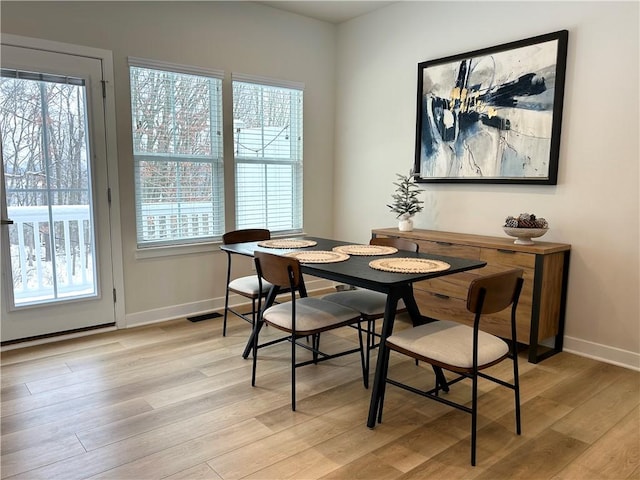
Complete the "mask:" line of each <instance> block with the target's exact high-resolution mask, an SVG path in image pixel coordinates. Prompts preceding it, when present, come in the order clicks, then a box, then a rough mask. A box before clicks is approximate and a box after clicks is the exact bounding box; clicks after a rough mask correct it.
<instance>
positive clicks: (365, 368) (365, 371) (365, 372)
mask: <svg viewBox="0 0 640 480" xmlns="http://www.w3.org/2000/svg"><path fill="white" fill-rule="evenodd" d="M368 342H369V340H368V338H367V348H366V359H365V348H364V343H363V341H362V322H358V343H359V344H360V364H361V366H362V381H363V383H364V388H369V355H368V353H369V345H368Z"/></svg>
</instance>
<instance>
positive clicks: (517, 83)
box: [414, 30, 569, 185]
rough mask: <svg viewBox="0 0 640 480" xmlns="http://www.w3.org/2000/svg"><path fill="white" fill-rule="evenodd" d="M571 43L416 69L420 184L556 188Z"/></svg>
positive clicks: (542, 43) (528, 42)
mask: <svg viewBox="0 0 640 480" xmlns="http://www.w3.org/2000/svg"><path fill="white" fill-rule="evenodd" d="M568 37H569V32H568V31H567V30H560V31H558V32H553V33H548V34H545V35H539V36H536V37H531V38H527V39H524V40H519V41H516V42H510V43H505V44H502V45H497V46H494V47H490V48H484V49H481V50H474V51H471V52H467V53H462V54H459V55H452V56H448V57H444V58H439V59H437V60H429V61H425V62H421V63H419V64H418V101H417V118H416V148H415V163H414V176H415V180H416V182H419V183H507V184H526V185H556V184H557V181H558V157H559V153H560V132H561V126H562V107H563V99H564V86H565V74H566V65H567V41H568Z"/></svg>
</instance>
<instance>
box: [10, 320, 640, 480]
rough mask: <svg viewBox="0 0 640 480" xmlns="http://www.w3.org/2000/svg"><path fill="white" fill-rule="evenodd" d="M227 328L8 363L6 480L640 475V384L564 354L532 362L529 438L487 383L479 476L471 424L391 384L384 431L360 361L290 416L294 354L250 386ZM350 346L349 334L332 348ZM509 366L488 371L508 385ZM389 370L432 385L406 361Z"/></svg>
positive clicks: (60, 350) (147, 331) (192, 326)
mask: <svg viewBox="0 0 640 480" xmlns="http://www.w3.org/2000/svg"><path fill="white" fill-rule="evenodd" d="M221 324H222V322H221V321H220V319H212V320H206V321H203V322H199V323H191V322H189V321H188V320H176V321H171V322H167V323H163V324H158V325H154V326H148V327H141V328H136V329H129V330H122V331H117V332H112V333H108V334H99V335H93V336H89V337H85V338H82V339H75V340H67V341H61V342H57V343H54V344H50V345H45V346H39V347H32V348H24V349H19V350H12V351H8V352H5V353H3V354H2V390H1V391H0V394H1V402H2V403H1V406H2V410H1V414H2V424H1V428H2V430H1V433H2V437H1V440H2V443H1V450H2V457H1V477H2V478H3V479H5V478H11V479H14V478H15V479H18V478H20V479H53V478H60V479H65V480H70V479H86V478H91V479H97V478H105V479H146V478H150V479H160V478H169V479H239V478H256V479H280V478H292V479H307V478H308V479H311V478H323V479H333V478H336V479H337V478H341V479H355V478H363V479H413V478H416V479H417V478H420V479H424V478H443V479H456V478H465V479H471V478H484V479H554V480H555V479H580V480H583V479H598V480H599V479H626V478H636V479H637V478H640V466H639V465H640V464H639V450H640V448H639V444H640V434H639V431H640V406H639V404H640V374H639V373H638V372H633V371H630V370H626V369H623V368H619V367H615V366H611V365H607V364H604V363H599V362H596V361H593V360H590V359H586V358H581V357H578V356H574V355H570V354H567V353H562V354H559V355H556V356H554V357H552V358H549V359H547V360H545V361H543V362H541V363H539V364H538V365H532V364H529V363H527V362H526V360H525V358H526V357H525V354H524V353H523V355H522V361H521V383H522V406H523V434H522V435H521V436H517V435H516V434H515V430H514V418H513V396H512V393H511V392H510V391H509V390H507V389H504V388H502V387H496V386H493V385H492V384H490V383H489V382H484V381H483V382H481V387H480V388H481V394H482V395H481V398H480V406H479V409H480V418H479V432H478V466H477V467H471V466H470V465H469V422H470V416H469V415H467V414H465V413H463V412H460V411H457V410H452V409H451V408H449V407H446V406H444V405H440V404H437V403H436V402H432V401H429V400H426V399H423V398H421V397H418V396H416V395H413V394H410V393H408V392H405V391H402V390H399V389H397V388H395V387H393V386H389V387H388V389H387V392H388V394H387V399H386V403H385V411H384V419H383V423H382V424H380V425H378V426H377V427H376V428H375V429H373V430H370V429H368V428H367V427H366V425H365V422H366V416H367V409H368V405H369V395H370V392H369V391H367V390H365V389H364V388H363V386H362V380H361V376H360V367H359V360H358V358H357V356H355V355H352V356H348V357H343V358H340V359H337V360H335V361H332V362H327V363H324V364H320V365H317V366H308V367H304V368H301V369H298V380H299V384H298V411H297V412H295V413H294V412H291V410H290V404H289V400H290V397H289V392H290V390H289V388H290V383H289V382H290V375H289V368H288V361H289V360H288V358H289V357H288V351H289V350H288V346H286V345H280V346H276V347H272V348H270V349H265V350H263V351H261V353H260V357H259V358H260V361H259V362H258V382H257V383H258V384H257V386H256V387H255V388H252V387H251V386H250V374H251V362H250V361H249V360H243V359H242V358H241V356H240V352H241V350H242V348H243V346H244V342H245V341H246V338H247V335H248V333H249V325H248V324H246V323H244V322H242V321H241V320H238V319H233V320H231V323H230V328H229V333H228V336H227V337H225V338H222V336H221ZM396 325H398V326H399V327H398V328H400V327H401V326H402V322H397V323H396ZM274 332H275V330H274V329H273V328H270V329H267V335H273V334H274ZM355 339H356V336H355V330H353V329H349V328H345V329H343V330H341V331H339V332H338V334H323V338H322V344H323V346H324V347H326V348H338V347H340V346H341V345H345V344H347V342H351V341H355ZM374 358H375V356H374ZM503 363H504V366H502V365H499V366H496V367H494V369H493V372H494V373H496V374H501V373H504V374H505V375H507V377H508V367H509V363H508V362H503ZM390 372H392V376H394V377H396V378H402V379H404V380H412V381H415V382H416V384H424V383H425V382H427V384H429V385H430V384H432V382H433V374H432V373H431V371H430V370H429V369H427V368H424V367H422V366H415V364H414V363H412V362H411V361H407V360H403V359H401V358H400V357H394V358H393V359H392V365H391V367H390ZM468 394H469V387H468V386H467V385H464V384H458V385H456V386H455V387H454V388H453V389H452V392H451V393H450V395H451V396H452V397H455V398H458V399H460V398H466V397H465V395H468Z"/></svg>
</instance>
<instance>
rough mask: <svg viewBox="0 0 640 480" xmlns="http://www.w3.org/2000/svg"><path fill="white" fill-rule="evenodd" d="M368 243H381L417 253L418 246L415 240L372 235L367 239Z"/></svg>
mask: <svg viewBox="0 0 640 480" xmlns="http://www.w3.org/2000/svg"><path fill="white" fill-rule="evenodd" d="M369 245H382V246H384V247H395V248H397V249H398V250H405V251H407V252H415V253H418V249H419V248H420V247H419V246H418V244H417V243H416V242H412V241H411V240H407V239H406V238H398V237H374V238H372V239H371V240H369Z"/></svg>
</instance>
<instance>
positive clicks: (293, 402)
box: [291, 335, 315, 412]
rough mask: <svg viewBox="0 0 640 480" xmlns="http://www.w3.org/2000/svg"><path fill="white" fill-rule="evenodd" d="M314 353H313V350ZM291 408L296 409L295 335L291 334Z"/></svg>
mask: <svg viewBox="0 0 640 480" xmlns="http://www.w3.org/2000/svg"><path fill="white" fill-rule="evenodd" d="M314 343H315V342H314ZM314 355H315V352H314ZM291 410H292V411H294V412H295V411H296V337H295V335H291Z"/></svg>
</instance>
